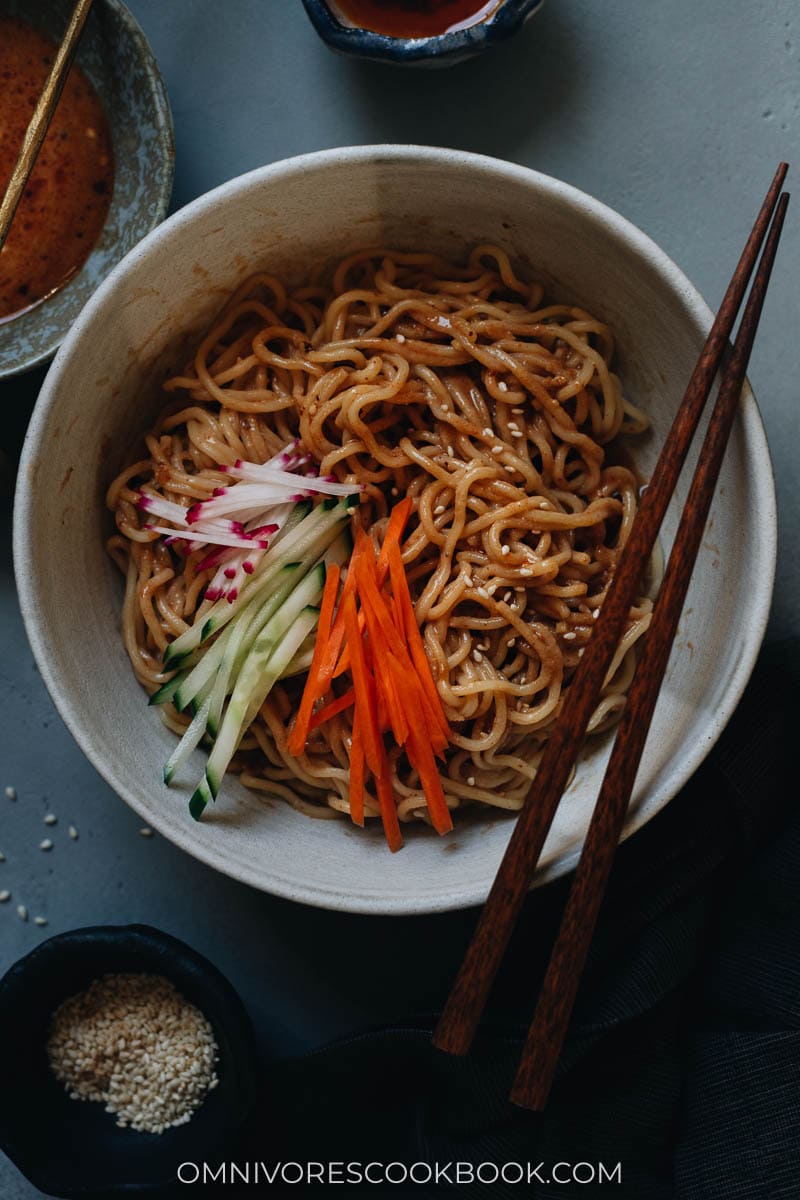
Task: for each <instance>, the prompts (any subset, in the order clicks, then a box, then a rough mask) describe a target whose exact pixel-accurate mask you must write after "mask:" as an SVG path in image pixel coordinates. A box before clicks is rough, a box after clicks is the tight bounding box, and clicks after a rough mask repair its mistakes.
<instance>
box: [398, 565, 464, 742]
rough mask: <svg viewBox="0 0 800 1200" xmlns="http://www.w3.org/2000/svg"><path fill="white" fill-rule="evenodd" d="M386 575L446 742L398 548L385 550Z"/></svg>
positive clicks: (447, 728)
mask: <svg viewBox="0 0 800 1200" xmlns="http://www.w3.org/2000/svg"><path fill="white" fill-rule="evenodd" d="M389 574H390V576H391V580H392V591H393V592H394V597H395V600H396V602H397V605H398V608H399V610H400V615H401V616H402V618H403V623H404V628H405V635H406V641H407V643H408V648H409V650H410V652H411V658H412V660H413V663H414V666H415V667H416V669H417V677H418V679H419V681H420V683H421V684H422V686H423V688H424V689H425V693H426V696H427V698H428V700H429V701H430V705H431V709H432V712H433V716H434V718H435V720H436V723H437V724H438V726H439V728H440V729H441V731H442V734H443V735H444V737H445V738H447V739H448V740H449V735H450V725H449V723H448V720H447V717H446V716H445V713H444V709H443V708H442V702H441V700H440V698H439V693H438V692H437V690H436V684H435V683H434V681H433V675H432V674H431V667H430V663H429V662H428V656H427V654H426V653H425V647H424V646H423V644H422V636H421V634H420V632H419V626H418V625H417V618H416V616H415V615H414V606H413V604H412V603H411V593H410V592H409V590H408V580H407V579H406V572H405V568H404V566H403V560H402V558H401V557H400V548H399V546H395V547H392V548H391V549H390V550H389Z"/></svg>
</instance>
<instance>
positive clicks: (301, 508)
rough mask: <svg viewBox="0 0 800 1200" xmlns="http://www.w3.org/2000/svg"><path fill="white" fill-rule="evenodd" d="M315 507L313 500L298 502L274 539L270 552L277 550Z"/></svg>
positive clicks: (270, 545)
mask: <svg viewBox="0 0 800 1200" xmlns="http://www.w3.org/2000/svg"><path fill="white" fill-rule="evenodd" d="M313 507H314V505H313V503H312V501H311V500H298V501H296V503H295V504H293V505H292V511H291V512H290V513H289V516H288V517H287V518H286V520H285V521H284V522H283V524H282V525H281V527H280V529H279V530H278V532H277V533H276V534H275V536H274V537H273V538H272V541H271V542H270V544H269V548H270V550H275V549H276V548H277V547H278V546H279V545H280V543H281V542H282V541H283V539H284V538H285V537H286V534H287V533H291V532H292V530H293V529H294V528H295V527H296V526H297V525H299V524H300V522H301V521H304V520H305V518H306V517H307V516H308V514H309V513H310V512H311V509H312V508H313Z"/></svg>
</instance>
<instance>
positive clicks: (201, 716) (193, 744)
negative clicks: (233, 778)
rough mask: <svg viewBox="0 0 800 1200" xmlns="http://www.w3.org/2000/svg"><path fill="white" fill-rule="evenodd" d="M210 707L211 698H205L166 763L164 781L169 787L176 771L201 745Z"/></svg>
mask: <svg viewBox="0 0 800 1200" xmlns="http://www.w3.org/2000/svg"><path fill="white" fill-rule="evenodd" d="M210 707H211V700H210V699H206V700H204V701H203V703H202V704H201V705H200V707H199V709H198V710H197V712H196V714H195V716H194V717H193V718H192V721H191V722H190V724H189V725H188V727H187V729H186V732H185V733H184V735H183V737H182V738H181V740H180V741H179V742H178V744H177V746H176V747H175V749H174V750H173V751H172V754H170V756H169V758H168V759H167V761H166V763H165V764H164V783H166V785H167V786H168V787H169V785H170V783H171V782H172V780H173V777H174V775H175V772H176V771H177V770H178V769H179V767H181V766H182V765H183V763H184V762H185V761H186V759H187V758H188V757H189V755H190V754H191V753H192V751H193V750H194V749H196V748H197V746H199V745H200V741H201V739H202V737H203V734H204V733H205V731H206V721H207V720H208V711H209V708H210Z"/></svg>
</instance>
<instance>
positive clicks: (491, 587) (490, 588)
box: [486, 583, 497, 596]
mask: <svg viewBox="0 0 800 1200" xmlns="http://www.w3.org/2000/svg"><path fill="white" fill-rule="evenodd" d="M486 590H487V592H488V593H489V595H490V596H493V595H494V594H495V592H496V591H497V584H496V583H490V584H489V586H488V587H487V589H486Z"/></svg>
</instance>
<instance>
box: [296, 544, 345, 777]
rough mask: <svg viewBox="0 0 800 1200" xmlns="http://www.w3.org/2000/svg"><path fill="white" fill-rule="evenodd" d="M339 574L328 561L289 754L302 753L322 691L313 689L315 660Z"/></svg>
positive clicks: (330, 615) (326, 629) (322, 644)
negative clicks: (310, 657) (315, 631)
mask: <svg viewBox="0 0 800 1200" xmlns="http://www.w3.org/2000/svg"><path fill="white" fill-rule="evenodd" d="M339 576H340V571H339V567H338V564H336V563H333V564H331V566H329V567H328V568H327V571H326V574H325V588H324V590H323V592H322V604H321V605H320V610H319V620H318V622H317V640H316V642H315V643H314V656H313V658H312V660H311V667H310V670H309V672H308V678H307V680H306V686H305V688H304V690H303V696H302V699H301V701H300V708H299V709H298V712H297V720H296V721H295V723H294V729H293V730H292V733H291V736H290V738H289V751H290V753H292V754H302V753H303V747H304V746H305V744H306V739H307V737H308V731H309V726H310V723H311V714H312V712H313V711H314V702H315V701H316V700H317V699H318V698H319V696H321V695H322V693H321V692H317V691H316V686H317V684H316V680H317V677H318V672H319V664H320V662H321V660H322V657H323V654H324V651H325V646H326V644H327V642H328V639H329V637H330V633H331V624H332V621H333V607H334V605H335V603H336V596H337V594H338V591H339Z"/></svg>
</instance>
